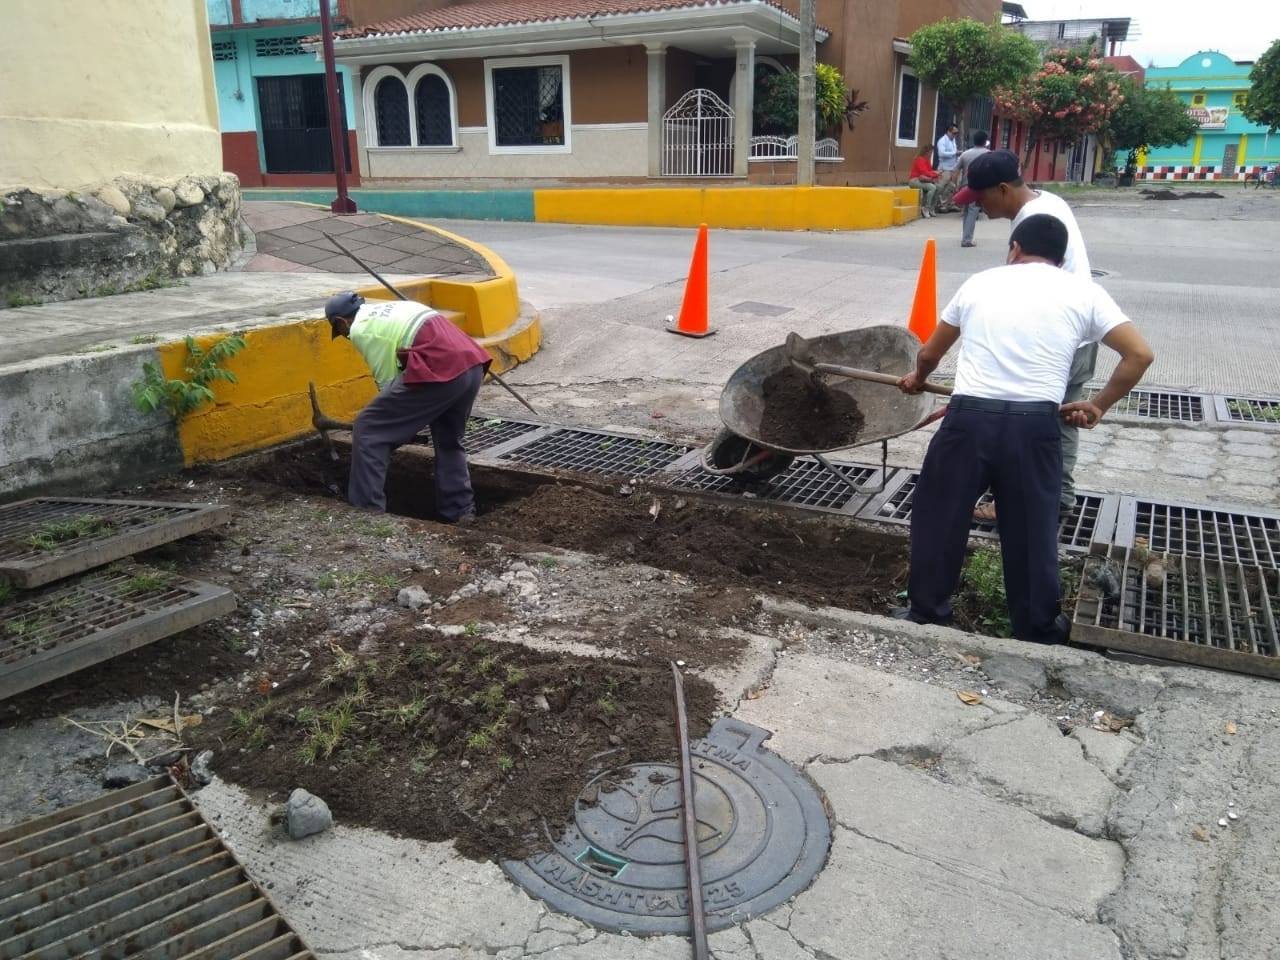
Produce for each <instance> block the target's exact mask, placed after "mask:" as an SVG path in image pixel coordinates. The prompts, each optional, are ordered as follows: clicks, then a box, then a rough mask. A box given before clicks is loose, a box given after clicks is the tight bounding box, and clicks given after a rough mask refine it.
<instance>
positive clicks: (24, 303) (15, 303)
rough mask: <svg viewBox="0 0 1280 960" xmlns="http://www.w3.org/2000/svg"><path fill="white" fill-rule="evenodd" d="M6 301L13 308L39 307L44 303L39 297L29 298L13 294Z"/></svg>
mask: <svg viewBox="0 0 1280 960" xmlns="http://www.w3.org/2000/svg"><path fill="white" fill-rule="evenodd" d="M5 301H6V302H7V303H8V304H9V306H11V307H38V306H41V305H42V304H43V303H44V301H43V300H41V299H40V298H39V297H28V296H27V295H26V294H25V293H11V294H9V296H7V297H5Z"/></svg>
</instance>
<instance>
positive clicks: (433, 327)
mask: <svg viewBox="0 0 1280 960" xmlns="http://www.w3.org/2000/svg"><path fill="white" fill-rule="evenodd" d="M401 358H402V363H403V365H404V382H405V383H406V384H409V385H412V384H415V383H443V382H445V381H447V380H452V379H454V378H455V377H460V376H462V374H464V373H466V372H467V371H468V370H470V369H471V368H472V367H474V366H478V365H483V366H484V368H485V369H486V370H487V369H489V364H490V363H492V362H493V359H492V358H491V357H490V356H489V354H488V353H487V352H486V351H485V349H484V347H482V346H480V344H478V343H476V342H475V341H474V340H472V339H471V338H470V337H469V336H467V335H466V334H465V333H463V332H462V331H461V330H459V329H458V328H457V327H456V326H454V325H453V323H452V322H450V321H449V320H448V318H446V317H444V316H441V315H439V314H437V315H436V316H434V317H432V318H431V319H429V320H427V321H426V322H425V323H424V324H423V325H422V327H421V328H420V329H419V330H418V335H417V336H416V337H414V338H413V346H412V347H411V348H410V349H409V350H406V351H404V352H403V353H401Z"/></svg>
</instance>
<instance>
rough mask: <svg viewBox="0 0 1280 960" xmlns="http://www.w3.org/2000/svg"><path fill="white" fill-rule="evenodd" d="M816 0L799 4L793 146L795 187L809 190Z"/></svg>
mask: <svg viewBox="0 0 1280 960" xmlns="http://www.w3.org/2000/svg"><path fill="white" fill-rule="evenodd" d="M816 6H817V3H816V0H800V77H799V83H798V84H797V87H798V88H799V96H800V103H799V104H798V105H797V106H798V108H799V111H800V129H799V130H798V131H797V133H798V134H799V136H798V137H797V141H798V142H797V143H796V183H797V184H799V185H801V186H809V187H811V186H813V181H814V171H813V148H814V140H815V139H816V138H817V130H816V127H817V121H816V117H815V105H814V99H815V96H816V94H817V90H816V86H817V83H816V77H815V76H814V72H815V69H816V64H817V59H818V56H817V28H818V22H817V21H818V17H817V10H816V9H815V8H816Z"/></svg>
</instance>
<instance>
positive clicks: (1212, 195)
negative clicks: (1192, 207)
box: [1142, 188, 1222, 200]
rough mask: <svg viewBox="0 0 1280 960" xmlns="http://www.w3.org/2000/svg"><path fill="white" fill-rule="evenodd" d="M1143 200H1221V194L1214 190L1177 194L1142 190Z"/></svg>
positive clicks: (1189, 191)
mask: <svg viewBox="0 0 1280 960" xmlns="http://www.w3.org/2000/svg"><path fill="white" fill-rule="evenodd" d="M1142 196H1143V199H1145V200H1221V199H1222V194H1220V193H1218V192H1217V191H1216V190H1184V191H1182V193H1178V192H1177V191H1174V190H1169V189H1167V188H1166V189H1164V190H1143V191H1142Z"/></svg>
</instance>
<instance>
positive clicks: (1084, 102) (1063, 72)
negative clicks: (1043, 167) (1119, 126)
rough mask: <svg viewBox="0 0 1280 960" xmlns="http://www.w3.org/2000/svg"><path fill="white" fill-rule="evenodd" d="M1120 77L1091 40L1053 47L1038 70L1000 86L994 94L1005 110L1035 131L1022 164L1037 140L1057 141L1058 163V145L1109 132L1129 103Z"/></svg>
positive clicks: (1028, 143)
mask: <svg viewBox="0 0 1280 960" xmlns="http://www.w3.org/2000/svg"><path fill="white" fill-rule="evenodd" d="M1122 79H1123V78H1122V77H1121V76H1120V74H1119V73H1118V72H1117V71H1116V70H1114V69H1112V68H1111V67H1109V66H1107V65H1106V64H1105V63H1104V62H1103V61H1102V60H1101V58H1099V57H1098V56H1097V53H1096V52H1095V51H1094V49H1093V46H1092V44H1085V45H1084V46H1081V47H1074V48H1071V49H1066V50H1051V51H1049V52H1048V53H1047V54H1045V57H1044V62H1043V63H1041V64H1040V69H1038V70H1036V71H1035V72H1034V73H1032V74H1031V75H1030V76H1028V77H1025V78H1024V79H1022V80H1021V81H1019V82H1018V83H1016V84H1014V85H1012V86H1009V87H1003V88H1001V89H998V90H997V91H996V92H995V98H996V103H997V104H999V106H1000V109H1001V111H1003V112H1004V113H1006V114H1008V115H1010V116H1013V117H1016V118H1017V119H1019V120H1021V121H1023V122H1024V123H1026V124H1027V125H1028V126H1029V127H1030V129H1031V136H1029V137H1027V150H1026V158H1024V162H1026V159H1029V158H1030V156H1031V149H1032V147H1033V146H1034V145H1035V143H1037V142H1040V141H1053V160H1054V163H1056V162H1057V159H1058V148H1059V147H1060V146H1062V145H1065V144H1072V143H1078V142H1080V140H1082V139H1083V138H1084V137H1086V136H1088V135H1089V134H1091V133H1102V132H1104V131H1106V130H1107V129H1108V126H1109V124H1110V122H1111V117H1112V116H1113V115H1114V114H1115V112H1116V111H1117V110H1118V109H1119V108H1120V107H1121V105H1122V104H1123V103H1124V101H1125V92H1124V91H1125V88H1124V84H1123V82H1122Z"/></svg>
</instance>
